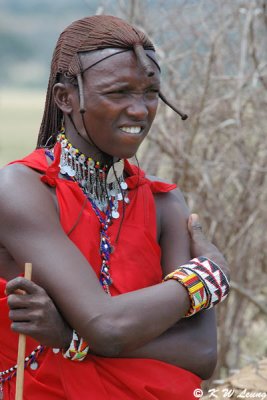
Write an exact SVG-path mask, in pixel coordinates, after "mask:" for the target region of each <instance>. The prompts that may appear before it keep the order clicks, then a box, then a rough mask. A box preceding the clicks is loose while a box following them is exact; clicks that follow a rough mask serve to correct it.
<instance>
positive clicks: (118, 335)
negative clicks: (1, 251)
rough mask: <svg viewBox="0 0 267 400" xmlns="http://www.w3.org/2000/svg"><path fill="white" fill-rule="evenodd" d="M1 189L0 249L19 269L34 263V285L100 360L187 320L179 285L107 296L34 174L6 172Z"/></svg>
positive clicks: (21, 170)
mask: <svg viewBox="0 0 267 400" xmlns="http://www.w3.org/2000/svg"><path fill="white" fill-rule="evenodd" d="M0 185H1V187H0V209H1V214H0V226H1V227H2V229H1V232H0V241H1V243H2V244H3V246H4V247H5V248H6V249H7V250H8V252H9V253H10V254H11V255H12V256H13V258H14V259H15V261H16V263H17V264H18V265H19V266H20V267H22V266H23V264H24V263H25V262H28V261H31V262H32V263H33V265H34V276H33V279H34V281H35V282H36V283H37V284H39V285H40V286H42V287H43V288H44V289H45V290H46V292H47V293H48V294H49V296H51V298H52V299H53V301H54V302H55V304H56V305H57V307H58V308H59V310H60V312H61V314H62V315H63V317H64V318H65V319H66V321H67V323H68V324H69V325H70V326H72V327H74V328H75V329H76V330H77V331H78V332H79V333H80V334H81V335H82V336H83V337H84V338H85V339H86V340H87V341H88V342H89V343H90V344H91V347H92V349H93V350H94V351H96V352H97V353H98V354H100V355H107V356H114V355H118V354H120V353H121V352H122V351H129V350H132V349H135V348H137V347H140V346H142V345H143V344H145V343H147V342H149V341H151V340H152V339H154V338H156V337H158V336H160V335H161V334H162V333H163V332H165V331H166V330H167V329H168V328H169V327H171V326H172V325H174V323H176V322H177V321H178V320H179V319H180V318H182V317H183V316H184V314H185V313H186V311H187V310H188V308H189V300H188V295H187V292H186V290H185V289H184V288H183V287H182V286H181V285H179V284H177V282H166V283H164V284H159V285H155V286H153V287H149V288H146V289H141V290H138V291H135V292H130V293H127V294H123V295H120V296H116V297H109V296H107V295H106V294H105V293H104V292H103V290H102V288H101V287H100V285H99V282H98V279H97V277H96V275H95V273H94V271H93V270H92V269H91V268H88V262H87V260H86V259H85V258H84V257H83V256H82V255H81V253H80V251H79V250H78V249H77V248H76V246H75V245H73V243H72V242H71V241H70V240H69V239H68V238H67V237H66V235H65V233H64V232H63V230H62V228H61V225H60V223H59V219H58V215H57V213H56V209H55V205H54V202H53V200H52V196H51V193H50V191H49V189H48V188H47V187H46V186H45V185H43V184H41V183H40V181H39V175H38V174H37V173H36V172H34V171H32V170H29V169H28V168H25V167H22V166H16V165H14V166H10V167H7V168H5V169H4V170H3V171H1V183H0ZM14 188H16V193H15V194H14ZM3 227H4V229H3ZM40 228H41V229H40ZM18 281H19V278H18ZM66 293H67V294H68V296H66ZM77 293H79V296H77ZM70 299H71V301H70ZM140 309H142V313H140Z"/></svg>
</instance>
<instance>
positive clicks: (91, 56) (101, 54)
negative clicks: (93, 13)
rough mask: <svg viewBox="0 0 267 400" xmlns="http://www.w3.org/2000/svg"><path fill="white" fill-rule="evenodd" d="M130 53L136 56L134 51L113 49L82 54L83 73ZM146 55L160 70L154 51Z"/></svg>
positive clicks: (149, 51)
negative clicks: (106, 61)
mask: <svg viewBox="0 0 267 400" xmlns="http://www.w3.org/2000/svg"><path fill="white" fill-rule="evenodd" d="M130 52H131V53H132V54H134V51H133V49H125V48H124V49H123V48H111V47H110V48H106V49H100V50H95V51H90V52H80V53H79V56H80V60H81V64H82V71H83V72H84V71H86V70H87V69H89V68H91V67H93V66H94V65H96V64H98V63H100V62H101V61H104V60H105V59H108V58H113V57H116V55H117V54H118V55H119V54H121V55H123V53H125V54H127V53H128V54H129V53H130ZM145 53H146V54H147V56H148V58H150V59H151V60H152V62H154V63H155V65H157V67H158V69H159V66H158V61H157V59H156V56H155V52H154V51H153V50H145Z"/></svg>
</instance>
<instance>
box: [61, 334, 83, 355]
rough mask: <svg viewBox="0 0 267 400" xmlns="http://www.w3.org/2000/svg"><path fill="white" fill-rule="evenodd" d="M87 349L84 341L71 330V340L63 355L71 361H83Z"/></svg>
mask: <svg viewBox="0 0 267 400" xmlns="http://www.w3.org/2000/svg"><path fill="white" fill-rule="evenodd" d="M88 351H89V345H88V344H87V343H86V341H85V340H84V339H83V338H82V337H80V336H79V335H78V333H77V332H76V331H75V330H73V332H72V340H71V343H70V346H69V348H68V350H67V351H65V352H63V351H62V354H63V357H64V358H67V359H69V360H71V361H83V360H84V359H85V357H86V356H87V354H88Z"/></svg>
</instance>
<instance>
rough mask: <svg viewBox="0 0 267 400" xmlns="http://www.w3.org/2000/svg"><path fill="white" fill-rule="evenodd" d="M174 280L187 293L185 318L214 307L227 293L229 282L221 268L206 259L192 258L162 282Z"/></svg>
mask: <svg viewBox="0 0 267 400" xmlns="http://www.w3.org/2000/svg"><path fill="white" fill-rule="evenodd" d="M169 279H175V280H177V281H178V282H180V283H181V284H182V285H183V286H184V287H185V288H186V289H187V291H188V294H189V298H190V308H189V311H188V312H187V314H186V315H185V316H186V317H191V316H192V315H194V314H196V313H197V312H199V311H200V310H203V309H208V308H212V307H214V306H215V305H216V304H218V303H220V302H222V301H223V300H224V299H225V298H226V297H227V295H228V293H229V281H228V279H227V277H226V275H225V273H224V272H223V271H222V270H221V268H220V267H219V266H218V265H217V264H215V263H214V262H213V261H211V260H210V259H208V258H206V257H198V258H193V259H192V260H191V261H189V262H188V264H185V265H182V266H181V267H179V268H178V269H176V270H175V271H173V272H171V273H170V274H168V275H167V276H166V277H165V278H164V279H163V281H167V280H169Z"/></svg>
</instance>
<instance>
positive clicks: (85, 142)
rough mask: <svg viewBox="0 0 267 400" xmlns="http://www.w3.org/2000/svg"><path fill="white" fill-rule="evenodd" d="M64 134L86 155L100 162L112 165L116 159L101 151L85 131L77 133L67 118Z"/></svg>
mask: <svg viewBox="0 0 267 400" xmlns="http://www.w3.org/2000/svg"><path fill="white" fill-rule="evenodd" d="M65 120H66V121H65V136H66V138H67V139H68V141H69V142H70V143H71V144H72V145H73V146H74V147H75V148H77V149H79V151H80V152H81V153H83V154H84V155H85V156H86V157H91V158H92V159H93V160H96V161H99V162H100V164H105V165H108V166H110V165H112V164H113V163H114V162H116V161H118V159H114V158H113V157H112V156H111V155H109V154H106V153H104V152H102V151H101V150H100V149H99V148H98V147H97V146H96V145H95V144H94V143H92V141H91V140H90V138H89V137H88V136H87V133H84V132H82V133H78V131H77V130H76V128H75V127H74V126H73V124H72V122H71V121H70V120H69V118H66V119H65Z"/></svg>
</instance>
